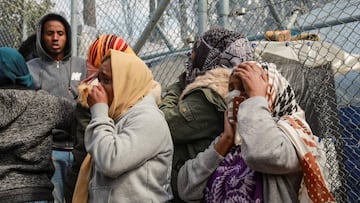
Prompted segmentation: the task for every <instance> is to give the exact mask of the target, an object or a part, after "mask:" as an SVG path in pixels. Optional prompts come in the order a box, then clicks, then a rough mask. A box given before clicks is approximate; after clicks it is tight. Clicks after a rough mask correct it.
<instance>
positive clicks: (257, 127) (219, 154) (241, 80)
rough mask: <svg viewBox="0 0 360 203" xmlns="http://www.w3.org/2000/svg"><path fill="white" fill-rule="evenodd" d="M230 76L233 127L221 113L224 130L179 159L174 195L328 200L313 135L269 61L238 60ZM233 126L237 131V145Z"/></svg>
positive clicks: (214, 198)
mask: <svg viewBox="0 0 360 203" xmlns="http://www.w3.org/2000/svg"><path fill="white" fill-rule="evenodd" d="M232 78H233V79H232V80H231V82H230V85H229V89H230V91H231V92H233V91H237V92H238V94H237V95H238V96H237V99H234V102H238V103H237V104H236V105H239V104H240V105H239V107H238V110H237V113H235V117H236V119H234V120H235V121H237V122H236V124H237V128H236V129H232V126H231V125H230V123H229V121H228V119H226V120H225V123H224V124H225V125H224V126H225V127H224V128H225V129H224V132H223V133H221V135H220V136H219V137H218V138H216V139H215V141H214V142H213V143H212V144H211V145H210V146H209V148H208V149H206V150H205V151H204V152H203V153H200V154H199V155H198V156H197V157H196V158H194V159H192V160H189V161H187V162H186V163H185V164H184V166H183V167H182V168H181V169H180V171H179V176H178V181H179V182H178V185H179V188H181V189H179V194H180V197H181V198H183V199H184V200H187V201H192V202H198V201H200V200H204V201H205V202H334V201H335V200H334V198H333V196H332V195H331V193H330V192H329V190H328V188H327V186H326V183H325V179H324V174H323V173H322V171H321V170H320V169H321V167H320V164H319V162H318V161H316V158H315V157H316V156H317V155H318V154H319V153H318V152H317V150H318V148H317V141H316V137H315V136H314V135H313V134H312V133H311V129H310V127H309V125H308V124H307V123H306V121H305V119H304V118H305V116H304V112H303V110H302V109H301V108H300V107H299V106H298V104H297V103H296V101H295V95H294V92H293V90H292V88H291V86H290V85H289V83H288V81H287V80H286V79H285V78H284V77H283V76H282V75H281V74H280V73H279V72H278V71H277V70H276V66H275V64H267V63H264V64H263V65H262V66H261V65H260V64H258V63H255V62H244V63H241V64H240V65H238V66H237V67H236V68H235V69H234V71H233V75H232ZM235 87H237V88H236V89H234V88H235ZM234 130H235V131H236V132H238V134H239V135H240V140H241V141H240V145H238V146H236V145H235V143H234V135H235V133H234ZM194 169H196V170H194ZM255 171H256V172H255Z"/></svg>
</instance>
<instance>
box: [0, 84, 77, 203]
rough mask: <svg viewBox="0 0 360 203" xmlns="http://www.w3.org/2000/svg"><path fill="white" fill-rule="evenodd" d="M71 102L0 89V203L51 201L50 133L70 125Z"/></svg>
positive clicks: (46, 95) (17, 90)
mask: <svg viewBox="0 0 360 203" xmlns="http://www.w3.org/2000/svg"><path fill="white" fill-rule="evenodd" d="M73 109H74V105H73V102H72V101H70V100H68V99H65V98H59V97H55V96H51V95H49V94H47V93H46V92H45V91H38V92H36V91H34V90H24V89H21V90H20V89H0V137H1V141H0V201H1V202H28V201H38V200H52V199H53V197H52V190H53V185H52V183H51V177H52V174H53V171H54V170H53V169H54V168H53V165H52V161H51V142H52V137H51V130H52V129H53V128H54V127H57V128H61V129H66V128H68V127H69V125H71V121H72V119H71V118H72V112H73Z"/></svg>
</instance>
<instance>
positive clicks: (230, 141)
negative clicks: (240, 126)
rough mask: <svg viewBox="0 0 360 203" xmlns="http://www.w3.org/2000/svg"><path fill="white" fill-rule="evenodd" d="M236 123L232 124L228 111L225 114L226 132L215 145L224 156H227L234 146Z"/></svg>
mask: <svg viewBox="0 0 360 203" xmlns="http://www.w3.org/2000/svg"><path fill="white" fill-rule="evenodd" d="M233 126H235V123H230V121H229V119H228V116H227V111H225V112H224V132H223V133H221V135H220V138H219V140H218V142H217V143H216V144H215V150H216V151H217V152H218V153H219V154H220V155H222V156H225V155H226V153H227V152H228V151H229V149H231V148H232V147H233V146H234V135H235V130H236V129H234V128H233Z"/></svg>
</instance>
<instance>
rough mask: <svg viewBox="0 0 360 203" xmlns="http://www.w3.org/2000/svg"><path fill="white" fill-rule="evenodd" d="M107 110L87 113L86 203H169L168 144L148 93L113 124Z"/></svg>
mask: <svg viewBox="0 0 360 203" xmlns="http://www.w3.org/2000/svg"><path fill="white" fill-rule="evenodd" d="M108 109H109V107H108V105H107V104H104V103H98V104H95V105H94V106H92V107H91V108H90V110H91V116H92V118H91V121H90V123H89V125H88V126H87V128H86V131H85V137H84V141H85V147H86V150H87V151H88V152H89V153H90V154H91V156H92V159H93V162H94V163H95V164H94V167H93V176H92V179H91V181H90V185H89V202H90V203H93V202H94V203H102V202H104V203H105V202H112V203H116V202H121V203H123V202H129V203H130V202H131V203H133V202H159V203H160V202H168V201H169V200H171V199H172V193H171V188H170V176H171V164H172V157H173V149H174V148H173V143H172V139H171V135H170V130H169V127H168V125H167V123H166V120H165V118H164V116H163V113H162V112H161V111H160V110H159V109H158V107H157V105H156V103H155V98H154V97H153V95H152V94H150V95H148V96H145V97H144V99H142V100H141V101H139V102H138V103H136V104H135V105H134V106H133V107H131V108H130V109H129V110H128V111H127V112H126V113H125V114H124V115H122V116H121V117H120V118H119V119H118V120H116V121H115V122H114V121H113V120H112V119H111V118H110V117H109V116H108Z"/></svg>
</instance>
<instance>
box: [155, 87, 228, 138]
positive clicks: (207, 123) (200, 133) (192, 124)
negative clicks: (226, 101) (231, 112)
mask: <svg viewBox="0 0 360 203" xmlns="http://www.w3.org/2000/svg"><path fill="white" fill-rule="evenodd" d="M209 91H211V90H209ZM212 95H213V96H217V95H215V94H212ZM179 96H180V84H179V83H176V84H174V85H172V86H170V90H168V92H167V94H166V95H165V97H164V98H163V101H162V104H161V105H160V109H161V110H162V111H163V112H164V115H165V118H166V121H167V122H168V124H169V128H170V131H171V136H172V138H173V141H174V143H175V144H186V143H190V142H193V141H194V140H198V139H204V138H205V139H207V138H211V139H213V138H215V137H216V136H217V135H218V134H219V133H220V132H222V130H223V123H224V122H223V117H224V116H223V112H221V111H219V110H218V108H217V106H216V105H215V104H213V103H211V102H209V100H208V99H207V97H206V96H205V94H204V92H203V90H200V89H199V90H194V91H193V92H192V93H190V94H189V95H187V96H186V97H184V98H183V99H182V100H181V101H179ZM219 97H220V96H219Z"/></svg>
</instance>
